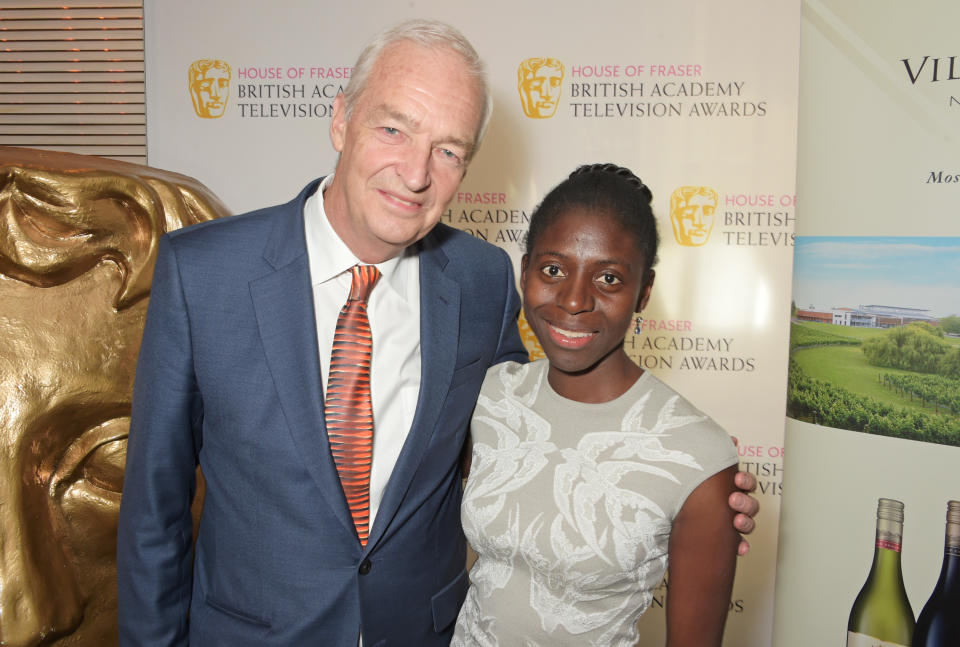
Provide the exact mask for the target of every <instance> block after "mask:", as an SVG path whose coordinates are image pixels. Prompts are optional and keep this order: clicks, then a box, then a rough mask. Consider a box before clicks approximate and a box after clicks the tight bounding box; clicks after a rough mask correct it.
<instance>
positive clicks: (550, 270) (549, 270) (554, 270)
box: [540, 265, 563, 278]
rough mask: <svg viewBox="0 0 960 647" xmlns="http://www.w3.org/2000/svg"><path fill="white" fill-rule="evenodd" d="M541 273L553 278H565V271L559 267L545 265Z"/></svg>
mask: <svg viewBox="0 0 960 647" xmlns="http://www.w3.org/2000/svg"><path fill="white" fill-rule="evenodd" d="M540 271H541V272H543V273H544V274H546V275H547V276H550V277H553V278H557V277H561V276H563V270H561V269H560V266H559V265H545V266H544V267H543V269H541V270H540Z"/></svg>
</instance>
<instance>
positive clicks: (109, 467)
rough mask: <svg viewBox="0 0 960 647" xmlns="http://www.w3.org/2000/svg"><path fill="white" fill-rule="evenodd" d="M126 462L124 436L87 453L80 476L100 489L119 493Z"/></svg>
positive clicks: (121, 489)
mask: <svg viewBox="0 0 960 647" xmlns="http://www.w3.org/2000/svg"><path fill="white" fill-rule="evenodd" d="M126 462H127V439H126V438H123V439H118V440H113V441H110V442H107V443H104V444H103V445H100V446H98V447H97V448H96V449H94V450H93V451H92V452H90V453H89V454H87V457H86V459H85V460H84V461H83V463H82V465H81V474H82V478H83V480H85V481H87V482H88V483H90V484H91V485H94V486H96V487H98V488H100V489H102V490H107V491H109V492H117V493H120V492H122V491H123V468H124V466H125V464H126Z"/></svg>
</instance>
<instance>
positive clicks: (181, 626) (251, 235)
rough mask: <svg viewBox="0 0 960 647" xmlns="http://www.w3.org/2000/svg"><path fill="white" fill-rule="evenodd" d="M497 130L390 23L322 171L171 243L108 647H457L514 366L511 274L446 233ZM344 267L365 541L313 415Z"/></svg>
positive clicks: (464, 88) (445, 35)
mask: <svg viewBox="0 0 960 647" xmlns="http://www.w3.org/2000/svg"><path fill="white" fill-rule="evenodd" d="M489 112H490V98H489V91H488V88H487V86H486V81H485V79H484V76H483V72H482V65H481V63H480V61H479V59H478V58H477V55H476V52H474V50H473V48H472V47H471V46H470V44H469V43H468V42H467V41H466V40H465V39H464V38H463V37H462V36H461V35H460V34H459V33H458V32H456V31H455V30H453V29H452V28H450V27H448V26H446V25H443V24H439V23H434V22H422V21H421V22H414V23H405V24H403V25H400V26H398V27H396V28H394V29H392V30H389V31H387V32H385V33H384V34H382V35H380V36H379V37H377V39H375V40H374V41H373V43H372V44H371V45H370V46H368V47H367V49H365V50H364V52H363V53H362V54H361V56H360V59H359V60H358V62H357V64H356V67H355V68H354V72H353V76H352V78H351V80H350V84H349V86H348V88H347V89H346V91H345V93H344V94H343V95H341V96H339V97H337V99H336V101H335V103H334V114H333V117H332V120H331V124H330V137H331V140H332V142H333V145H334V148H335V149H336V150H337V151H338V152H339V153H340V159H339V161H338V163H337V167H336V172H335V174H334V175H332V176H328V177H326V178H322V179H320V180H316V181H314V182H312V183H311V184H310V185H308V186H307V187H306V188H305V189H304V190H303V191H302V192H301V193H300V195H299V196H297V197H296V198H295V199H294V200H293V201H291V202H289V203H287V204H285V205H280V206H277V207H271V208H268V209H263V210H260V211H256V212H253V213H249V214H246V215H243V216H238V217H234V218H227V219H224V220H220V221H215V222H211V223H204V224H202V225H200V226H197V227H191V228H189V229H187V230H181V231H178V232H175V233H173V234H171V235H168V236H167V237H165V238H164V239H163V241H162V243H161V247H160V250H159V254H158V261H157V266H156V270H155V275H154V282H153V290H152V296H151V302H150V307H149V312H148V316H147V324H146V328H145V330H144V337H143V344H142V346H141V351H140V360H139V365H138V372H137V379H136V385H135V391H134V406H133V414H132V422H131V431H130V440H129V445H128V450H127V467H126V480H125V484H124V493H123V501H122V505H121V513H120V534H119V539H118V546H119V549H118V565H117V566H118V576H119V596H118V597H119V617H120V638H121V641H120V642H121V644H122V645H187V644H193V645H198V646H202V647H216V646H218V645H224V646H230V647H242V646H244V645H251V646H252V645H257V646H258V647H260V646H264V645H278V646H279V645H284V646H299V645H323V646H327V645H344V646H349V647H355V646H356V645H357V644H358V641H359V640H361V639H362V645H364V647H375V646H385V645H398V646H402V647H406V646H413V645H416V646H418V647H419V646H430V645H437V646H441V645H447V644H448V642H449V639H450V635H451V632H452V628H453V621H454V620H455V618H456V615H457V611H458V609H459V606H460V603H461V602H462V600H463V595H464V593H465V591H466V587H467V577H466V572H465V570H464V554H465V546H464V539H463V535H462V533H461V530H460V521H459V506H460V495H461V485H460V483H461V471H460V466H459V461H458V457H459V455H460V452H461V449H462V448H463V446H464V440H465V436H466V432H467V427H468V423H469V419H470V415H471V412H472V410H473V407H474V404H475V401H476V397H477V393H478V391H479V388H480V383H481V380H482V379H483V376H484V373H485V372H486V369H487V368H488V367H489V366H491V365H492V364H495V363H497V362H502V361H506V360H518V361H522V360H523V359H524V358H525V356H526V353H525V351H524V349H523V346H522V344H521V342H520V338H519V335H518V331H517V326H516V318H517V313H518V310H519V305H520V304H519V299H518V297H517V294H516V290H515V288H514V278H513V272H512V268H511V263H510V260H509V258H508V257H507V255H506V254H505V253H504V252H503V251H502V250H499V249H497V248H495V247H493V246H490V245H488V244H486V243H483V242H480V241H478V240H475V239H473V238H472V237H470V236H468V235H466V234H463V233H460V232H457V231H455V230H453V229H451V228H449V227H446V226H444V225H440V224H438V222H439V219H440V215H441V213H442V212H443V210H444V209H445V207H446V206H447V204H448V203H449V202H450V200H451V198H452V197H453V195H454V193H455V192H456V190H457V187H458V185H459V183H460V181H461V179H462V178H463V176H464V173H465V172H466V168H467V164H468V163H469V161H470V159H471V158H472V156H473V153H474V151H475V150H476V147H477V145H478V143H479V141H480V139H481V137H482V135H483V130H484V128H485V126H486V123H487V120H488V117H489ZM356 264H372V265H376V266H377V268H378V269H379V270H380V274H381V276H380V279H379V281H378V283H377V284H376V285H375V287H374V289H373V291H372V293H371V295H370V298H369V301H368V303H367V310H368V312H369V320H370V328H371V329H372V337H373V359H372V368H371V372H372V374H371V378H370V383H371V388H370V390H371V393H372V407H373V419H374V421H375V438H376V441H375V443H374V449H373V458H372V473H371V475H370V485H369V501H370V519H371V522H370V531H369V538H368V539H367V541H366V542H365V543H363V542H361V541H360V540H359V539H358V534H357V530H356V527H355V524H354V520H353V518H352V517H351V512H350V509H349V508H348V505H347V502H346V499H345V497H344V493H343V489H342V487H341V483H340V478H339V476H338V471H337V466H336V465H335V462H334V458H333V457H332V456H331V450H330V442H329V440H328V435H327V427H326V424H325V420H324V406H323V401H324V389H325V384H327V378H328V375H329V371H330V361H331V360H330V356H331V352H330V348H331V344H332V340H333V335H334V327H335V323H336V320H337V315H338V312H339V310H340V306H341V305H343V303H344V301H345V300H346V298H347V294H348V292H349V291H350V268H351V267H352V266H354V265H356ZM198 464H199V465H200V467H201V468H202V471H203V474H204V476H205V479H206V488H207V489H206V498H205V501H204V510H203V520H202V523H201V524H200V528H199V532H198V535H197V539H196V548H195V554H194V552H192V551H191V539H192V523H191V516H190V501H191V498H192V496H193V493H194V490H195V478H194V470H195V468H196V466H197V465H198ZM739 496H740V497H741V499H743V502H742V504H741V505H740V506H739V507H740V509H741V511H742V512H747V514H748V516H747V517H746V518H745V517H743V516H741V522H745V523H746V524H747V526H752V520H750V519H749V516H750V515H752V514H754V513H755V511H756V508H755V503H756V502H755V501H754V500H753V499H751V498H750V497H746V496H744V495H739ZM741 529H744V526H741ZM747 529H749V528H747Z"/></svg>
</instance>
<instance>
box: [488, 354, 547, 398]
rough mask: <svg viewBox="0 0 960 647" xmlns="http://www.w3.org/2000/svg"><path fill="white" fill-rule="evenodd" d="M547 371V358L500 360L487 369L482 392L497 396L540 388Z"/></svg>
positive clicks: (489, 395)
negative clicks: (527, 360) (517, 360)
mask: <svg viewBox="0 0 960 647" xmlns="http://www.w3.org/2000/svg"><path fill="white" fill-rule="evenodd" d="M546 373H547V360H536V361H533V362H514V361H509V362H500V363H499V364H494V365H493V366H491V367H490V368H488V369H487V373H486V375H485V376H484V378H483V387H482V388H481V393H482V394H483V395H485V396H487V397H491V398H496V397H502V396H504V395H515V394H517V393H522V392H526V391H529V390H530V389H531V388H534V389H538V388H539V384H540V382H541V381H542V379H543V377H544V376H545V375H546Z"/></svg>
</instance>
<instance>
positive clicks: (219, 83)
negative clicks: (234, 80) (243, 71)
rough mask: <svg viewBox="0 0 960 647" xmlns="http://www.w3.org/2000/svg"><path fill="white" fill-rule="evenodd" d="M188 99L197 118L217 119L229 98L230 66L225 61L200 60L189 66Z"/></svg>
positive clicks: (221, 114) (225, 107)
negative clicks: (191, 101) (191, 102)
mask: <svg viewBox="0 0 960 647" xmlns="http://www.w3.org/2000/svg"><path fill="white" fill-rule="evenodd" d="M188 75H189V79H190V98H191V99H192V100H193V110H194V112H196V113H197V116H198V117H203V118H204V119H219V118H220V117H222V116H223V113H224V111H225V110H226V109H227V97H229V96H230V66H229V65H227V63H226V61H219V60H211V59H208V58H201V59H200V60H197V61H194V62H193V63H191V64H190V70H189V72H188Z"/></svg>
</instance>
